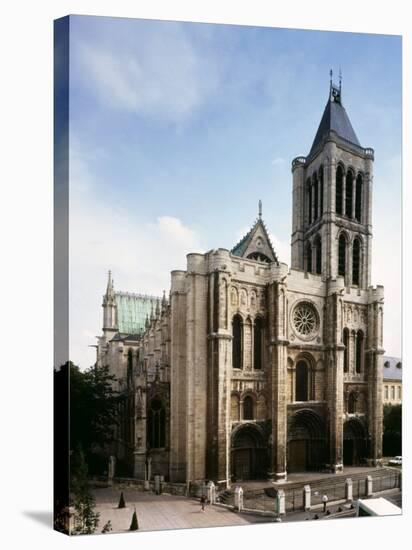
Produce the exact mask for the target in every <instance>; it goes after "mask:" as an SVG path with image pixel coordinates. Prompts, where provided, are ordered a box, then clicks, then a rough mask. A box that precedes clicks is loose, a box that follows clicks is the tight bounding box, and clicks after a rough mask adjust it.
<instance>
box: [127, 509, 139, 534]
mask: <svg viewBox="0 0 412 550" xmlns="http://www.w3.org/2000/svg"><path fill="white" fill-rule="evenodd" d="M138 529H139V524H138V523H137V514H136V508H135V509H134V512H133V517H132V523H131V524H130V528H129V531H137V530H138Z"/></svg>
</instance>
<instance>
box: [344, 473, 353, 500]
mask: <svg viewBox="0 0 412 550" xmlns="http://www.w3.org/2000/svg"><path fill="white" fill-rule="evenodd" d="M345 499H346V502H352V501H353V482H352V480H351V478H350V477H348V478H347V479H346V480H345Z"/></svg>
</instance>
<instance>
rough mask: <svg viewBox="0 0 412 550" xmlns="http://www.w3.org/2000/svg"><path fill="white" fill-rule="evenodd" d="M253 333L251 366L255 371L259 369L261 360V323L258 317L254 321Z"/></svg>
mask: <svg viewBox="0 0 412 550" xmlns="http://www.w3.org/2000/svg"><path fill="white" fill-rule="evenodd" d="M253 332H254V333H253V366H254V368H255V369H261V368H262V360H263V321H262V319H261V318H260V317H258V318H257V319H256V320H255V326H254V329H253Z"/></svg>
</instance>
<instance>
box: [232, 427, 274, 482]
mask: <svg viewBox="0 0 412 550" xmlns="http://www.w3.org/2000/svg"><path fill="white" fill-rule="evenodd" d="M231 454H232V461H231V462H232V464H231V472H232V479H233V480H234V481H240V480H246V479H259V478H264V477H265V476H266V471H267V451H266V449H265V445H264V439H263V436H262V434H261V433H260V431H259V430H258V429H257V428H256V427H255V426H251V425H247V426H242V427H241V428H239V429H237V430H236V431H235V432H234V433H233V434H232V448H231Z"/></svg>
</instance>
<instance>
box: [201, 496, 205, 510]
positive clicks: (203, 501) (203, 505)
mask: <svg viewBox="0 0 412 550" xmlns="http://www.w3.org/2000/svg"><path fill="white" fill-rule="evenodd" d="M200 504H201V506H202V512H204V511H205V504H206V497H205V495H202V496H201V498H200Z"/></svg>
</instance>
